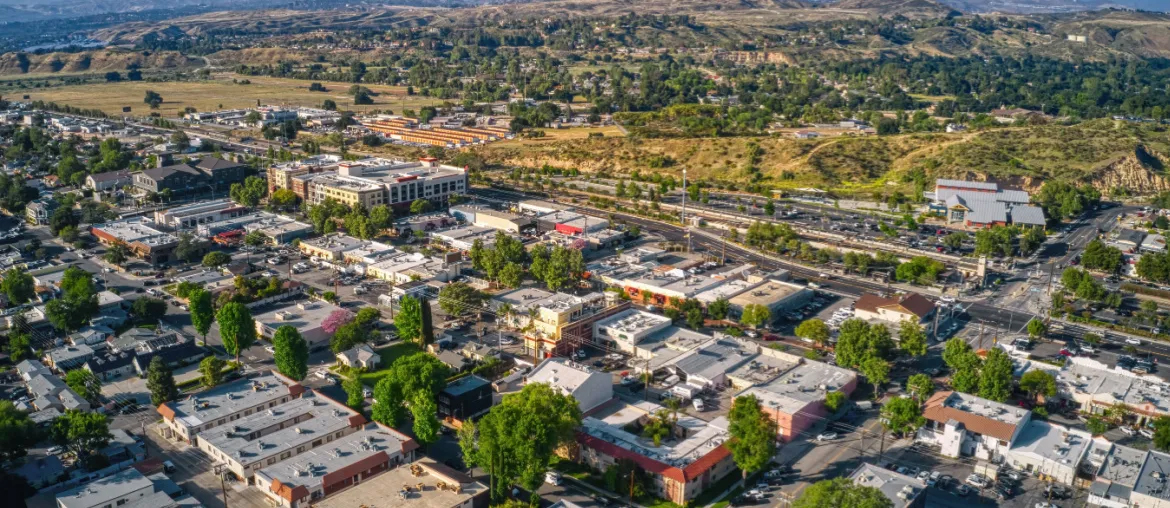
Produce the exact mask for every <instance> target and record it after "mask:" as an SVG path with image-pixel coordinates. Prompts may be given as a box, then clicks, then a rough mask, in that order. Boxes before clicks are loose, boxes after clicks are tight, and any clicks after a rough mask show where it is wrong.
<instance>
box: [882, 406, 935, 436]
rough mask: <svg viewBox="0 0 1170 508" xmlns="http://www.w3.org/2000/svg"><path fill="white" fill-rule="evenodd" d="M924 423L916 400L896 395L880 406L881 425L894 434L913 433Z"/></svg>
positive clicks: (924, 420)
mask: <svg viewBox="0 0 1170 508" xmlns="http://www.w3.org/2000/svg"><path fill="white" fill-rule="evenodd" d="M925 423H926V418H925V417H923V416H922V406H921V405H919V403H918V401H917V400H914V399H904V398H901V397H898V398H895V399H891V400H890V401H889V402H887V403H886V404H885V405H884V406H882V425H884V426H885V428H886V430H887V431H889V432H893V433H894V434H897V435H909V434H913V433H914V432H915V431H917V430H918V428H919V427H922V426H923V425H924V424H925Z"/></svg>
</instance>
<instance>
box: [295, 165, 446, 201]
mask: <svg viewBox="0 0 1170 508" xmlns="http://www.w3.org/2000/svg"><path fill="white" fill-rule="evenodd" d="M305 176H311V177H310V178H305ZM301 178H303V179H304V186H305V196H306V197H305V200H306V201H307V202H309V203H313V204H315V203H320V202H321V201H324V200H325V199H327V198H332V199H335V200H337V201H339V202H342V203H345V204H347V205H349V206H356V205H357V204H361V205H362V206H365V207H367V208H370V207H373V206H377V205H382V204H385V205H388V206H392V207H395V208H400V209H402V208H408V207H409V206H410V204H411V203H412V202H414V201H415V200H417V199H427V200H431V201H434V202H444V201H446V199H447V197H448V196H451V195H455V194H463V193H465V192H466V191H467V186H468V181H467V171H466V170H465V169H461V168H457V167H454V166H443V165H440V164H439V163H438V160H437V159H434V158H431V157H426V158H423V159H420V160H418V161H416V162H396V161H389V160H386V159H362V160H358V161H353V162H344V163H340V164H338V166H337V172H336V173H321V174H319V175H299V176H297V177H294V178H293V190H294V192H296V186H297V180H298V179H301Z"/></svg>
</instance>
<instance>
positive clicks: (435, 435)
mask: <svg viewBox="0 0 1170 508" xmlns="http://www.w3.org/2000/svg"><path fill="white" fill-rule="evenodd" d="M438 412H439V407H438V405H437V404H435V400H434V399H429V398H419V399H416V400H414V401H413V402H411V404H410V413H411V415H412V416H413V417H414V425H413V426H412V427H411V429H412V430H414V438H415V439H416V440H418V442H419V444H421V445H423V446H427V445H430V444H431V443H434V442H435V441H438V440H439V428H440V425H439V419H438V417H437V416H436V415H437V414H438Z"/></svg>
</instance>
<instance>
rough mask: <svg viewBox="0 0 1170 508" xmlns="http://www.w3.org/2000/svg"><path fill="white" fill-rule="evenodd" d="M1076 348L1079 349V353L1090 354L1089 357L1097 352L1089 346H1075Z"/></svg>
mask: <svg viewBox="0 0 1170 508" xmlns="http://www.w3.org/2000/svg"><path fill="white" fill-rule="evenodd" d="M1077 347H1078V348H1080V350H1081V352H1082V353H1085V354H1090V355H1091V354H1093V353H1096V352H1097V350H1096V349H1094V348H1093V346H1091V345H1089V344H1081V345H1079V346H1077Z"/></svg>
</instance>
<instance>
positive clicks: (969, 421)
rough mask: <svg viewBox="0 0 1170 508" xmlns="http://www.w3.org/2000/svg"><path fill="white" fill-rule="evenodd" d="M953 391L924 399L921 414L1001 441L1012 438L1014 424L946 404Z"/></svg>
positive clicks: (932, 419)
mask: <svg viewBox="0 0 1170 508" xmlns="http://www.w3.org/2000/svg"><path fill="white" fill-rule="evenodd" d="M954 393H955V392H939V393H936V394H934V396H933V397H931V398H930V399H929V400H927V401H926V408H925V409H924V410H923V411H922V416H924V417H926V419H927V420H931V421H935V422H942V423H947V422H949V421H951V420H954V421H956V422H959V423H961V424H963V426H964V427H965V428H966V429H967V430H968V431H971V432H974V433H977V434H982V435H984V436H991V437H994V438H996V439H999V440H1001V441H1007V442H1010V441H1011V440H1012V435H1014V434H1015V433H1016V426H1015V425H1014V424H1011V423H1008V422H1004V421H999V420H995V419H993V418H989V417H986V416H981V415H977V414H975V413H972V412H969V411H964V410H962V409H961V408H957V407H951V406H948V405H947V400H948V399H949V398H950V396H951V395H952V394H954Z"/></svg>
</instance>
